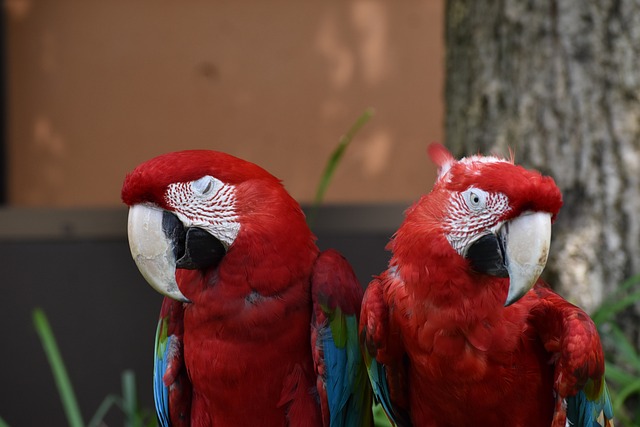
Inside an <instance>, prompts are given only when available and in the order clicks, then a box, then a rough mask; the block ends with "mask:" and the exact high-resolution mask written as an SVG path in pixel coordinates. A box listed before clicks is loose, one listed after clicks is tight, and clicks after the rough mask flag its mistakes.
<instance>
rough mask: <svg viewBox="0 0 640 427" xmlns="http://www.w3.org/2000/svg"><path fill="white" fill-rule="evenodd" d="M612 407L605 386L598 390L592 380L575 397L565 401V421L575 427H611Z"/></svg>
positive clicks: (602, 385)
mask: <svg viewBox="0 0 640 427" xmlns="http://www.w3.org/2000/svg"><path fill="white" fill-rule="evenodd" d="M612 420H613V407H612V405H611V397H610V396H609V389H608V388H607V384H606V382H605V380H604V378H603V379H602V383H601V386H600V387H599V390H597V387H596V386H595V385H594V382H593V381H592V380H589V381H588V382H587V384H586V385H585V388H584V389H582V390H580V391H579V392H578V394H576V395H575V396H572V397H569V398H568V399H567V421H568V422H569V425H571V426H576V427H613V421H612Z"/></svg>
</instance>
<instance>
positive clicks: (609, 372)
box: [605, 362, 634, 394]
mask: <svg viewBox="0 0 640 427" xmlns="http://www.w3.org/2000/svg"><path fill="white" fill-rule="evenodd" d="M605 376H606V377H607V383H608V382H609V380H611V381H612V382H614V383H616V385H617V386H618V387H624V386H626V385H628V384H630V383H632V382H633V380H634V378H633V376H632V375H629V372H627V371H625V370H624V369H622V368H619V367H618V366H617V365H614V364H612V363H610V362H605ZM609 391H610V392H611V394H614V392H615V390H614V389H613V388H610V390H609Z"/></svg>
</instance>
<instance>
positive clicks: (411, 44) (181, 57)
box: [4, 0, 444, 207]
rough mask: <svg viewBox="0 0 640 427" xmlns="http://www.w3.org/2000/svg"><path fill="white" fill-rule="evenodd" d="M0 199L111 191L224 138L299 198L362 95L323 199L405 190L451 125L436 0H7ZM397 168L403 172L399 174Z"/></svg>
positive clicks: (47, 200) (219, 145) (222, 143)
mask: <svg viewBox="0 0 640 427" xmlns="http://www.w3.org/2000/svg"><path fill="white" fill-rule="evenodd" d="M4 13H5V26H6V29H5V34H6V43H5V49H6V54H5V61H6V67H5V76H6V84H5V87H6V101H5V105H6V108H7V113H8V114H7V128H6V131H5V138H6V142H5V147H4V151H5V153H6V156H7V157H6V158H7V162H6V163H7V164H6V167H7V173H6V187H7V203H8V204H9V205H12V206H39V207H40V206H46V207H77V206H79V207H94V206H101V207H102V206H118V205H119V204H120V200H119V193H120V186H121V183H122V180H123V177H124V175H125V173H126V172H128V171H130V170H131V169H133V168H134V167H135V166H136V165H137V164H139V163H140V162H142V161H144V160H147V159H149V158H151V157H153V156H156V155H158V154H160V153H165V152H168V151H175V150H181V149H188V148H208V149H214V150H221V151H225V152H228V153H230V154H233V155H236V156H238V157H242V158H244V159H246V160H249V161H252V162H256V163H258V164H260V165H262V166H263V167H264V168H266V169H267V170H269V171H270V172H272V173H273V174H274V175H276V176H278V177H279V178H281V179H282V180H284V183H285V185H286V187H287V189H288V190H289V191H290V192H291V194H292V195H293V196H294V197H295V198H297V199H298V200H300V201H301V202H303V203H304V202H308V201H310V200H311V199H312V198H313V195H314V192H315V186H316V184H317V181H318V178H319V176H320V174H321V173H322V169H323V167H324V163H325V161H326V159H327V158H328V157H329V154H330V153H331V151H332V150H333V148H334V147H335V145H336V144H337V141H338V139H339V137H340V136H341V135H342V134H343V133H344V132H346V131H347V129H348V128H349V127H350V125H351V124H352V123H353V122H354V121H355V119H356V118H357V117H358V116H359V115H360V114H361V113H362V112H363V110H364V109H365V108H367V107H373V108H374V109H375V111H376V113H375V120H372V121H371V122H370V123H369V124H368V125H367V126H366V128H364V129H363V130H362V132H361V133H360V134H359V135H358V143H357V144H353V147H352V149H350V153H349V155H348V156H346V157H345V159H344V162H343V163H342V165H341V167H340V170H339V171H338V173H337V175H336V177H335V182H336V184H337V185H335V186H334V187H333V188H332V189H331V191H330V192H329V193H328V194H327V201H328V202H343V203H354V202H390V201H391V202H398V201H400V202H406V201H408V200H413V199H414V198H415V197H416V195H418V194H420V193H421V192H423V191H425V190H426V189H428V188H429V186H430V184H431V181H432V179H433V174H432V169H431V165H430V162H429V161H428V160H427V157H426V154H425V151H426V145H427V143H428V142H431V141H441V140H442V137H443V126H444V124H443V72H444V63H443V61H444V56H443V55H444V46H443V4H442V2H441V1H435V0H423V1H410V2H406V3H402V4H394V5H391V4H388V3H386V2H380V1H344V0H342V1H339V0H336V1H323V2H305V3H300V2H293V1H286V0H276V1H269V2H263V1H251V0H247V1H243V2H233V1H216V2H207V1H195V2H191V3H190V4H189V5H188V6H187V5H184V4H182V3H180V2H176V1H168V0H165V1H160V2H149V1H138V2H134V3H132V2H126V1H115V2H108V3H101V2H79V1H73V0H61V1H56V2H36V1H32V0H10V1H6V2H5V8H4ZM400 172H401V173H400Z"/></svg>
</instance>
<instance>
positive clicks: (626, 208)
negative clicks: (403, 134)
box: [445, 0, 640, 311]
mask: <svg viewBox="0 0 640 427" xmlns="http://www.w3.org/2000/svg"><path fill="white" fill-rule="evenodd" d="M445 31H446V35H445V38H446V44H447V60H446V67H447V70H446V71H447V73H446V74H447V80H446V145H447V146H448V147H449V149H451V150H452V152H453V153H454V155H456V156H464V155H469V154H474V153H478V152H481V153H484V154H490V153H495V154H499V155H503V156H505V155H506V156H508V155H509V149H512V150H513V151H514V153H515V160H516V163H519V164H522V165H524V166H526V167H530V168H534V169H537V170H539V171H540V172H542V173H544V174H548V175H551V176H553V177H554V178H555V180H556V182H557V184H558V185H559V187H560V188H561V190H562V192H563V196H564V207H563V209H562V211H561V213H560V216H559V218H558V221H557V222H556V224H555V225H554V229H553V243H552V248H551V254H550V256H549V262H548V264H547V269H546V272H545V274H546V276H545V277H546V279H547V280H548V281H549V282H550V283H551V284H552V285H553V286H554V288H556V289H557V290H558V291H559V292H560V293H562V295H563V296H564V297H565V298H567V299H568V300H570V301H572V302H574V303H577V304H578V305H580V306H582V307H583V308H585V309H587V310H588V311H591V310H593V309H594V308H595V307H597V305H598V304H599V303H600V302H601V301H602V299H603V298H604V297H606V295H608V294H609V293H610V292H612V290H613V289H615V287H616V285H618V284H619V283H620V282H622V281H623V280H624V279H626V278H628V277H630V276H631V275H633V274H635V273H638V272H640V1H639V0H610V1H605V0H601V1H596V0H584V1H578V2H574V1H560V0H530V1H525V0H501V1H491V0H447V5H446V30H445Z"/></svg>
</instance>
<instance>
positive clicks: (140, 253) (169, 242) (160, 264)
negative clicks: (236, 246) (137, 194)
mask: <svg viewBox="0 0 640 427" xmlns="http://www.w3.org/2000/svg"><path fill="white" fill-rule="evenodd" d="M127 231H128V237H129V248H130V249H131V255H132V256H133V260H134V261H135V263H136V265H137V266H138V269H139V270H140V273H142V276H143V277H144V278H145V280H146V281H147V282H148V283H149V284H150V285H151V286H152V287H153V288H154V289H155V290H156V291H158V292H160V293H161V294H163V295H165V296H167V297H169V298H173V299H175V300H178V301H182V302H190V301H189V299H188V298H187V297H185V296H184V295H183V293H182V292H181V291H180V288H179V287H178V283H177V281H176V269H177V268H184V269H190V270H195V269H201V268H202V269H204V268H207V267H210V266H212V265H217V263H218V262H219V261H220V259H221V258H222V257H223V256H224V254H225V248H224V247H223V245H222V243H221V242H220V241H219V240H218V239H216V238H215V237H213V236H211V235H210V234H209V233H207V232H206V231H204V230H202V229H199V228H186V229H185V227H184V226H183V224H182V222H180V220H179V219H178V217H176V216H175V215H174V214H173V213H171V212H169V211H166V210H163V209H160V208H159V207H157V206H154V205H147V204H139V205H134V206H131V208H129V221H128V226H127Z"/></svg>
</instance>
